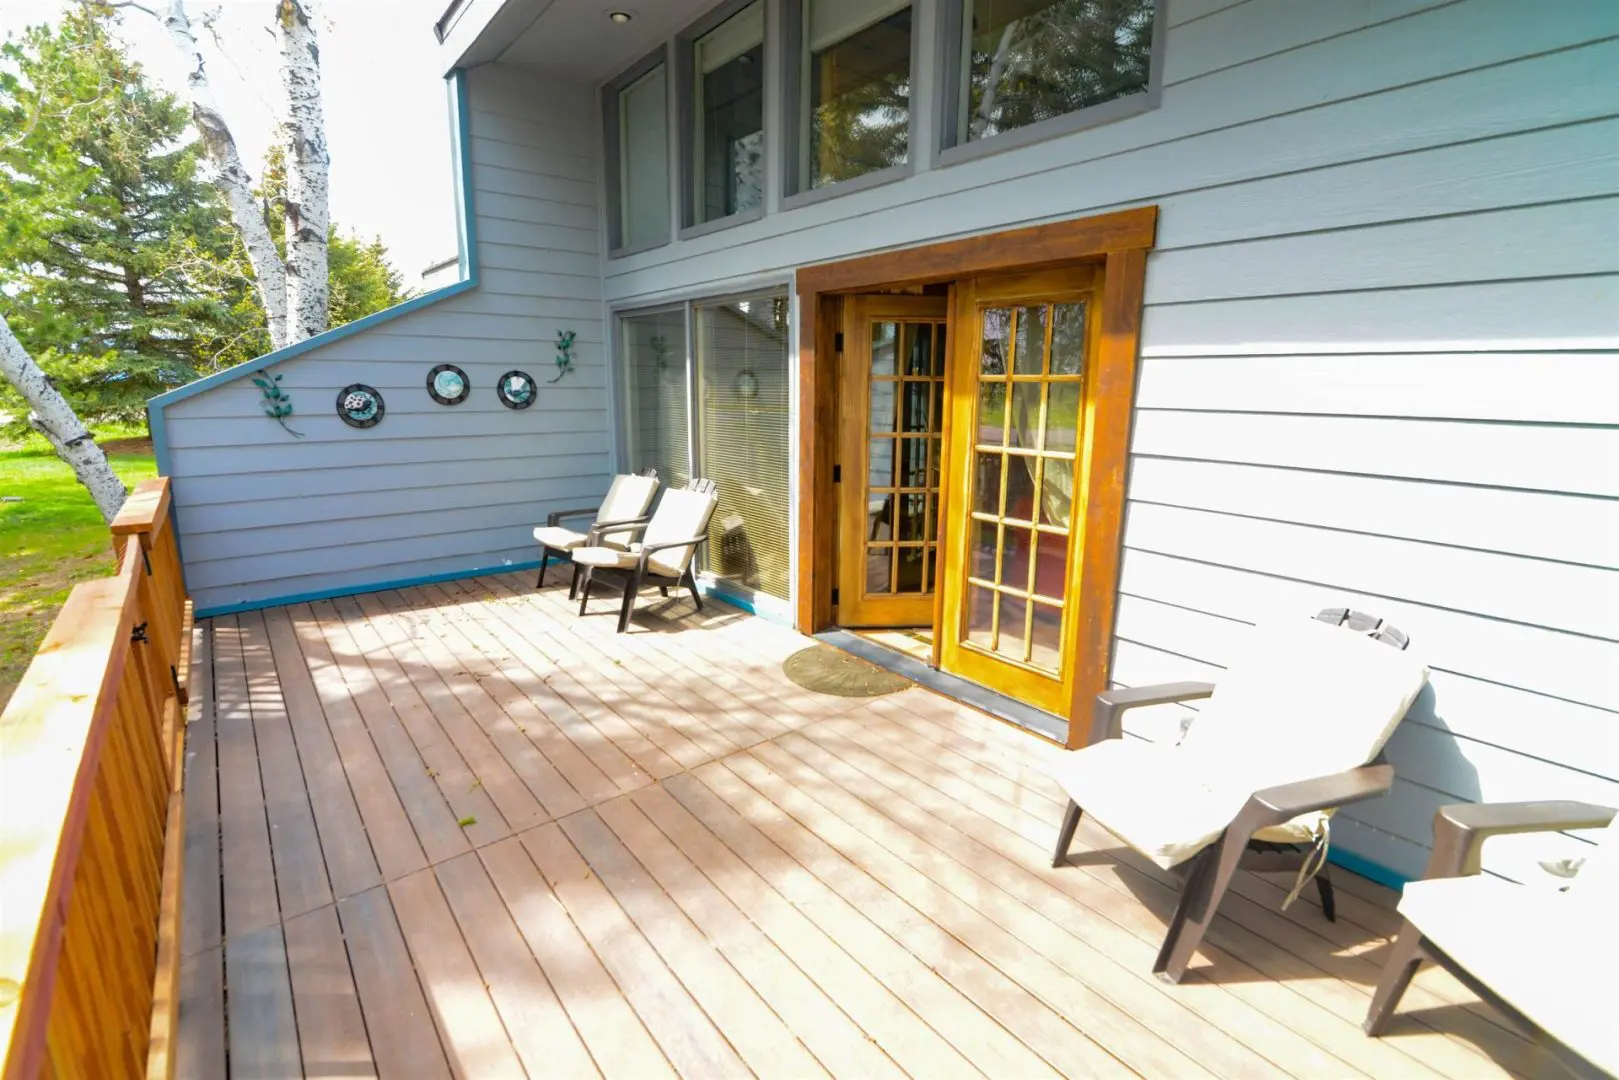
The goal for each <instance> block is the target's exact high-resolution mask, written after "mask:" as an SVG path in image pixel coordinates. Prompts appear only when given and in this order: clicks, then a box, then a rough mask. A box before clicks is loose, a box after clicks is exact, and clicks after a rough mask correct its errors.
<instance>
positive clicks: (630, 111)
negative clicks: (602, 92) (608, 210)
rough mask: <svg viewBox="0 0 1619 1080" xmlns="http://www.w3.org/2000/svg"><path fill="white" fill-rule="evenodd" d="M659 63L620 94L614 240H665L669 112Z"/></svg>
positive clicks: (622, 244)
mask: <svg viewBox="0 0 1619 1080" xmlns="http://www.w3.org/2000/svg"><path fill="white" fill-rule="evenodd" d="M666 86H667V82H666V80H665V78H664V67H663V65H662V64H659V65H658V66H657V67H655V68H653V69H652V70H651V71H649V72H647V73H646V74H645V75H643V76H641V77H640V78H639V79H637V80H635V81H634V82H633V83H631V84H630V85H628V86H626V87H625V88H624V89H622V90H620V91H619V92H618V168H617V176H618V189H619V190H618V199H619V202H618V232H619V235H618V244H619V246H620V247H641V246H644V245H646V244H652V243H657V242H659V241H662V240H667V239H669V119H668V118H669V110H668V107H667V104H666V98H665V96H666V92H667V91H666Z"/></svg>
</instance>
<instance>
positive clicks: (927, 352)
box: [905, 323, 933, 375]
mask: <svg viewBox="0 0 1619 1080" xmlns="http://www.w3.org/2000/svg"><path fill="white" fill-rule="evenodd" d="M905 338H906V342H905V374H907V375H932V374H933V327H932V326H931V325H930V324H928V323H907V324H906V326H905Z"/></svg>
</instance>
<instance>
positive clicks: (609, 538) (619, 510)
mask: <svg viewBox="0 0 1619 1080" xmlns="http://www.w3.org/2000/svg"><path fill="white" fill-rule="evenodd" d="M657 492H658V478H657V477H655V476H630V475H627V474H624V473H620V474H619V475H617V476H615V477H613V483H612V484H611V486H609V487H608V489H607V495H606V497H604V498H603V499H602V504H601V509H599V510H597V511H596V520H597V521H630V520H632V519H634V518H639V517H645V516H646V508H647V507H649V506H651V505H652V496H654V495H656V494H657ZM634 538H635V536H634V534H633V533H630V532H615V533H607V534H606V535H604V536H603V537H602V541H603V543H605V544H606V545H607V546H608V547H623V546H625V545H626V544H628V543H629V542H630V541H631V540H633V539H634Z"/></svg>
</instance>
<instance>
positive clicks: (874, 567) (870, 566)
mask: <svg viewBox="0 0 1619 1080" xmlns="http://www.w3.org/2000/svg"><path fill="white" fill-rule="evenodd" d="M892 558H893V549H892V548H888V547H870V548H867V549H866V592H868V593H886V592H889V591H890V585H891V576H890V575H891V571H890V563H891V560H892Z"/></svg>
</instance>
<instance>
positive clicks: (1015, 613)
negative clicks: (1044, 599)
mask: <svg viewBox="0 0 1619 1080" xmlns="http://www.w3.org/2000/svg"><path fill="white" fill-rule="evenodd" d="M1000 599H1001V619H1000V627H999V630H1000V640H999V641H998V642H997V643H996V645H995V651H996V652H998V653H1000V654H1001V655H1002V656H1005V657H1010V658H1011V659H1013V660H1022V659H1023V641H1024V629H1023V620H1024V619H1025V618H1026V617H1027V615H1028V610H1029V604H1028V601H1026V600H1020V599H1018V598H1017V597H1015V596H1008V595H1006V594H1005V593H1002V594H1001V597H1000Z"/></svg>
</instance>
